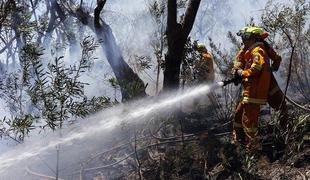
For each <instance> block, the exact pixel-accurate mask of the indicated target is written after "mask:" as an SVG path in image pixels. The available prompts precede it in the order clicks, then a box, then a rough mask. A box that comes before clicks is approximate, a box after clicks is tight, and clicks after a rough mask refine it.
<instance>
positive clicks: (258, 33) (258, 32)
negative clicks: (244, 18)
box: [237, 26, 268, 39]
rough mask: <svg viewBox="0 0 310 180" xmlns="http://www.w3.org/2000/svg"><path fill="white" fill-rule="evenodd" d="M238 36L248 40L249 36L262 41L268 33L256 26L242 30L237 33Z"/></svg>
mask: <svg viewBox="0 0 310 180" xmlns="http://www.w3.org/2000/svg"><path fill="white" fill-rule="evenodd" d="M237 35H238V36H241V37H242V38H245V39H247V38H249V37H250V36H251V35H255V36H259V37H262V38H263V39H265V38H267V37H268V33H267V32H266V31H264V29H263V28H261V27H257V26H246V27H244V28H242V29H241V30H240V31H239V32H238V33H237Z"/></svg>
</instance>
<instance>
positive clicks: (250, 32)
mask: <svg viewBox="0 0 310 180" xmlns="http://www.w3.org/2000/svg"><path fill="white" fill-rule="evenodd" d="M237 35H238V36H241V38H242V42H243V44H244V47H243V49H241V50H240V51H239V52H238V54H237V56H236V60H235V63H234V69H233V70H234V73H235V74H236V75H238V76H240V77H241V78H242V85H243V92H242V99H241V100H240V102H239V103H238V105H237V109H236V114H235V121H234V132H233V133H234V139H235V140H238V139H240V140H242V141H244V142H245V143H246V146H247V150H249V151H250V152H254V151H255V150H256V149H257V148H259V141H258V138H257V130H258V129H257V128H258V117H259V112H260V107H261V105H264V104H266V103H267V98H268V94H269V90H270V83H271V69H270V66H269V58H268V53H267V49H266V47H265V45H264V43H263V42H261V37H264V36H266V33H265V32H264V30H263V29H262V28H259V27H254V26H248V27H245V28H243V29H242V30H240V31H239V32H238V33H237Z"/></svg>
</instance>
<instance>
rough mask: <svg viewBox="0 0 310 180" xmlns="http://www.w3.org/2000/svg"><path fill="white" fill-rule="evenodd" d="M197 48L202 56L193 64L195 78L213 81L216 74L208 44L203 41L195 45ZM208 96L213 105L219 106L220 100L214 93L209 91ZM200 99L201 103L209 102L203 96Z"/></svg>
mask: <svg viewBox="0 0 310 180" xmlns="http://www.w3.org/2000/svg"><path fill="white" fill-rule="evenodd" d="M195 49H196V50H197V52H198V53H199V54H200V56H201V58H200V59H198V60H196V61H195V62H194V64H193V69H194V76H195V79H196V80H197V81H198V83H213V82H214V79H215V74H214V65H213V57H212V55H211V54H210V53H209V52H208V50H207V48H206V46H205V45H204V44H202V43H198V44H197V45H196V46H195ZM207 96H208V99H209V100H210V102H211V104H212V105H213V106H218V102H217V101H216V98H215V95H214V94H213V93H208V94H207ZM198 101H200V102H198V104H200V105H201V104H205V103H206V102H207V101H206V99H204V98H202V97H200V98H199V99H198Z"/></svg>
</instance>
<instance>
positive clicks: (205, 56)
mask: <svg viewBox="0 0 310 180" xmlns="http://www.w3.org/2000/svg"><path fill="white" fill-rule="evenodd" d="M194 69H196V70H197V71H198V72H199V73H198V74H197V76H198V77H197V78H198V80H199V81H201V82H213V81H214V76H215V75H214V66H213V58H212V55H211V54H210V53H209V52H207V51H205V52H202V53H201V59H200V60H198V61H196V62H194Z"/></svg>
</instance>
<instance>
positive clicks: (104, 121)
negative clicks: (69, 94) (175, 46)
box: [0, 82, 225, 174]
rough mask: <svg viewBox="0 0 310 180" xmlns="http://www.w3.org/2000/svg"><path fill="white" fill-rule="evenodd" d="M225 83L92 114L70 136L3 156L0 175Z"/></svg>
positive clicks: (159, 111)
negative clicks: (52, 151)
mask: <svg viewBox="0 0 310 180" xmlns="http://www.w3.org/2000/svg"><path fill="white" fill-rule="evenodd" d="M224 85H225V82H217V83H214V84H211V85H200V86H197V87H193V88H188V89H185V90H182V91H179V92H171V93H168V94H166V95H163V96H161V97H159V98H156V101H154V100H150V99H149V98H146V99H142V100H140V101H137V102H133V103H129V104H127V105H126V104H123V105H120V106H116V107H113V108H110V109H106V110H104V111H102V112H99V113H98V114H96V115H94V116H93V117H89V118H88V119H87V121H86V120H84V121H86V122H87V124H86V125H85V126H86V127H83V128H82V129H81V130H79V131H75V132H73V133H70V134H69V133H67V135H63V137H61V138H56V139H55V138H54V139H53V140H51V141H49V142H46V140H40V142H35V143H34V144H30V145H28V146H27V143H26V144H25V145H22V146H26V147H23V148H20V149H15V150H12V151H9V152H7V153H4V154H2V155H0V162H1V163H0V174H2V173H3V172H5V171H6V170H7V169H8V168H10V167H12V166H14V165H17V164H19V163H20V162H22V161H25V160H27V159H30V158H32V157H35V156H38V155H41V154H46V153H47V151H48V150H50V149H53V148H55V147H57V146H60V145H61V146H62V147H65V146H70V145H72V144H74V143H75V142H76V141H77V140H82V139H86V138H89V137H93V136H95V135H96V134H98V133H103V132H106V131H109V130H113V129H114V128H115V127H117V126H118V125H120V124H121V123H122V122H128V123H138V122H140V121H141V122H142V121H145V119H148V118H145V117H146V116H150V115H153V114H161V113H163V112H167V111H171V110H174V109H176V107H177V106H176V105H178V104H179V103H181V102H186V101H188V100H190V99H192V98H195V97H198V96H200V95H206V94H207V93H209V92H211V91H214V90H215V89H217V88H219V87H222V86H224ZM132 107H134V108H132ZM142 118H143V119H142ZM53 135H55V134H53V133H52V134H50V136H51V137H52V136H53Z"/></svg>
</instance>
